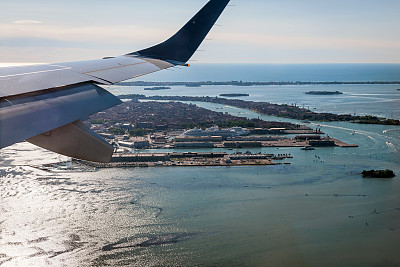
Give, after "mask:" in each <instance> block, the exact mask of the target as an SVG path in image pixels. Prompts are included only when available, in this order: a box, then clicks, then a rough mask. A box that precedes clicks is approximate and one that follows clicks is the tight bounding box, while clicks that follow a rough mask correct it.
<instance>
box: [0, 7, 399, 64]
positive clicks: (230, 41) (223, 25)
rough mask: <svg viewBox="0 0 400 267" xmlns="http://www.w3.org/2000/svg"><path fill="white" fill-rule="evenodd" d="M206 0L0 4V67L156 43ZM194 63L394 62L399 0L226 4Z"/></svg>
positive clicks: (91, 55)
mask: <svg viewBox="0 0 400 267" xmlns="http://www.w3.org/2000/svg"><path fill="white" fill-rule="evenodd" d="M206 3H207V0H168V1H165V0H164V1H161V0H146V1H143V0H140V1H139V0H113V1H110V0H108V1H106V0H80V1H78V0H68V1H60V0H35V1H32V0H12V1H10V0H0V64H1V63H10V62H12V63H54V62H68V61H77V60H90V59H98V58H103V57H105V56H118V55H123V54H126V53H129V52H133V51H136V50H140V49H143V48H146V47H148V46H151V45H154V44H156V43H159V42H162V41H163V40H165V39H167V38H168V37H169V36H171V35H172V34H174V33H175V32H176V31H177V30H179V29H180V28H181V27H182V26H183V25H184V24H185V23H186V22H187V21H188V20H189V19H190V18H191V17H192V16H193V15H194V14H195V13H196V12H197V11H198V10H200V8H201V7H202V6H204V5H205V4H206ZM230 5H231V6H228V7H227V9H226V10H225V12H224V13H223V14H222V16H221V17H220V19H219V21H218V22H217V25H216V26H215V27H214V28H213V30H212V31H211V32H210V34H209V36H208V37H207V40H205V41H204V43H203V44H202V45H201V47H200V48H199V50H200V51H198V52H197V53H196V54H195V55H194V56H193V58H192V60H191V62H192V64H193V63H194V62H199V63H400V16H399V12H400V1H399V0H336V1H331V0H329V1H327V0H302V1H299V0H279V1H270V0H231V3H230Z"/></svg>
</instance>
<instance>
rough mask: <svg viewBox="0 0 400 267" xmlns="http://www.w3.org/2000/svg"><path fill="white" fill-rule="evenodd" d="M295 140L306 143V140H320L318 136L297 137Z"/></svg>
mask: <svg viewBox="0 0 400 267" xmlns="http://www.w3.org/2000/svg"><path fill="white" fill-rule="evenodd" d="M295 139H296V140H301V141H307V140H321V136H320V135H297V136H296V137H295Z"/></svg>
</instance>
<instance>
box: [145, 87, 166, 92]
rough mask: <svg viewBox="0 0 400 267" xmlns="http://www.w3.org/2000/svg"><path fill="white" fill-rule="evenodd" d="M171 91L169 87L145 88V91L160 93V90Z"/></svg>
mask: <svg viewBox="0 0 400 267" xmlns="http://www.w3.org/2000/svg"><path fill="white" fill-rule="evenodd" d="M169 89H171V87H167V86H158V87H149V88H144V90H146V91H158V90H169Z"/></svg>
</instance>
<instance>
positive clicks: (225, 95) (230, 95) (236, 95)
mask: <svg viewBox="0 0 400 267" xmlns="http://www.w3.org/2000/svg"><path fill="white" fill-rule="evenodd" d="M219 96H224V97H240V96H249V94H220V95H219Z"/></svg>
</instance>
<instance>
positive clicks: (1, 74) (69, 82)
mask: <svg viewBox="0 0 400 267" xmlns="http://www.w3.org/2000/svg"><path fill="white" fill-rule="evenodd" d="M228 3H229V0H210V1H209V2H208V3H207V4H206V5H205V6H204V7H203V8H202V9H201V10H200V11H199V12H198V13H197V14H196V15H195V16H194V17H193V18H192V19H191V20H189V22H187V23H186V24H185V25H184V26H183V27H182V28H181V29H180V30H179V31H178V32H177V33H176V34H175V35H173V36H172V37H171V38H169V39H168V40H166V41H164V42H162V43H160V44H158V45H155V46H152V47H150V48H147V49H143V50H140V51H137V52H133V53H129V54H126V55H122V56H117V57H107V58H103V59H99V60H91V61H81V62H70V63H58V64H49V65H35V66H25V67H13V68H0V149H1V148H4V147H7V146H9V145H12V144H14V143H17V142H20V141H23V140H27V141H28V142H31V143H33V144H35V145H37V146H40V147H43V148H46V149H48V150H51V151H54V152H57V153H59V154H63V155H66V156H70V157H73V158H78V159H84V160H89V161H96V162H109V161H110V159H111V156H112V153H113V147H112V146H111V145H110V144H109V143H108V142H106V141H105V140H104V139H102V138H101V137H100V136H98V135H97V134H96V133H94V132H93V131H91V130H90V129H88V128H87V127H86V126H85V125H84V124H83V123H82V122H81V121H82V120H85V119H87V118H88V117H89V116H90V115H92V114H94V113H96V112H99V111H101V110H104V109H107V108H110V107H113V106H115V105H118V104H120V103H121V101H120V100H119V99H118V98H117V97H115V96H114V95H112V94H111V93H109V92H108V91H106V90H105V89H103V88H102V87H100V86H98V85H111V84H114V83H117V82H120V81H123V80H127V79H131V78H135V77H138V76H141V75H145V74H148V73H152V72H156V71H159V70H163V69H167V68H171V67H174V66H178V65H186V64H185V63H186V62H187V61H188V60H189V59H190V57H191V56H192V55H193V54H194V52H195V51H196V50H197V48H198V47H199V46H200V44H201V42H202V41H203V40H204V38H205V37H206V35H207V34H208V32H209V31H210V30H211V28H212V26H213V25H214V24H215V22H216V21H217V19H218V18H219V16H220V15H221V13H222V12H223V10H224V9H225V7H226V6H227V5H228Z"/></svg>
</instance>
